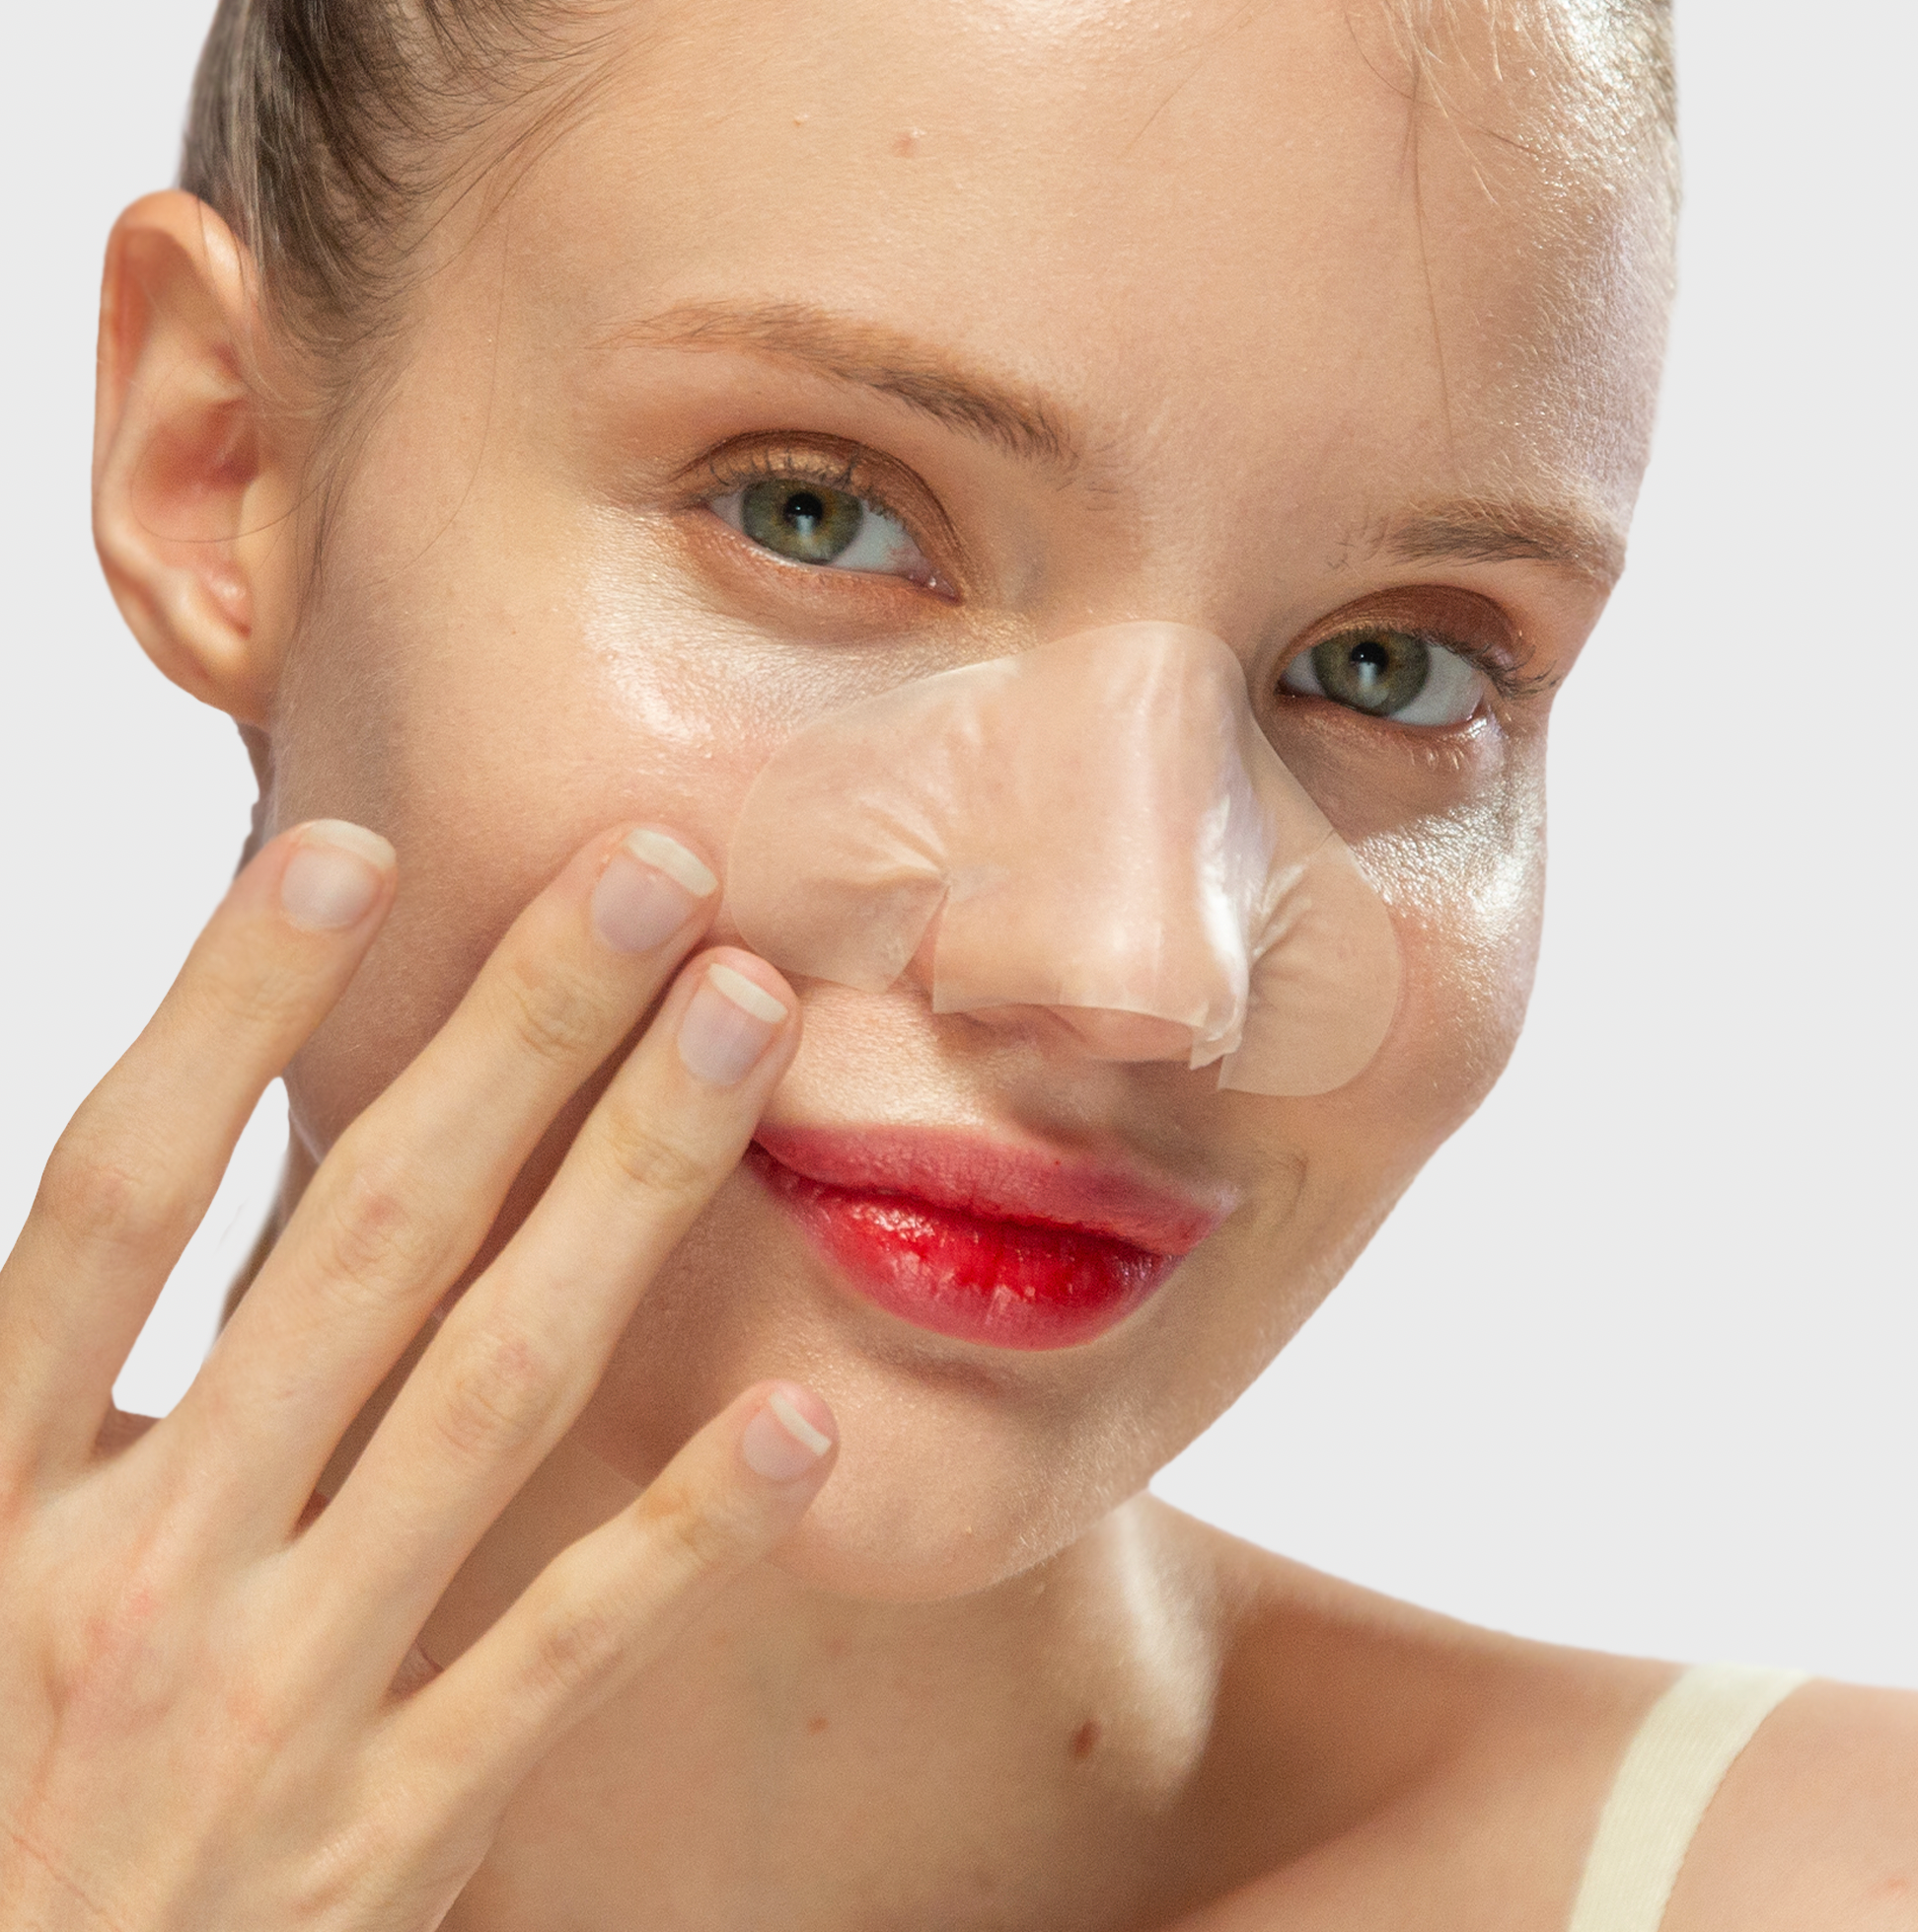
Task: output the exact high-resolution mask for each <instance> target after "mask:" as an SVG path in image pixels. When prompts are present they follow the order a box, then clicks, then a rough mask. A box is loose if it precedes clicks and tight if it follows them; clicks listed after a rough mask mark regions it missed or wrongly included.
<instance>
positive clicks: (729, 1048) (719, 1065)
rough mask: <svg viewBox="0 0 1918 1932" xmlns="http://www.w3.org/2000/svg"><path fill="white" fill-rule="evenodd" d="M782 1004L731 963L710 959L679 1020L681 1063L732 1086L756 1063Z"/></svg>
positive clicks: (708, 1079) (783, 1012) (717, 1082)
mask: <svg viewBox="0 0 1918 1932" xmlns="http://www.w3.org/2000/svg"><path fill="white" fill-rule="evenodd" d="M785 1016H786V1009H785V1008H784V1007H783V1006H782V1005H780V1004H779V1003H778V1002H777V1001H776V1000H775V999H774V997H773V996H772V995H771V994H770V993H768V992H766V991H765V990H764V989H763V988H761V987H757V986H755V985H754V984H753V982H752V981H751V980H749V979H748V978H747V977H746V975H745V974H744V973H736V972H734V971H733V969H732V968H731V967H730V966H721V965H717V964H714V965H711V966H708V967H707V968H706V970H705V978H704V979H703V980H701V982H700V990H699V991H698V992H697V993H695V994H694V996H693V998H692V999H691V1000H690V1001H688V1002H687V1006H686V1013H685V1016H684V1017H683V1018H682V1019H681V1021H680V1029H679V1056H680V1064H681V1065H682V1066H683V1067H684V1068H685V1069H686V1071H687V1072H688V1073H689V1074H691V1075H692V1076H693V1077H694V1078H695V1079H700V1080H704V1081H705V1082H706V1083H707V1084H708V1085H710V1086H731V1085H732V1084H733V1082H734V1081H735V1080H743V1079H744V1078H745V1077H746V1076H747V1075H748V1074H750V1073H751V1072H752V1071H753V1069H754V1068H755V1067H757V1066H758V1065H759V1062H760V1056H761V1055H762V1054H764V1053H765V1051H766V1049H767V1048H768V1047H769V1046H771V1045H772V1044H773V1035H774V1034H775V1032H776V1031H777V1029H778V1026H779V1022H780V1021H781V1020H783V1019H784V1018H785Z"/></svg>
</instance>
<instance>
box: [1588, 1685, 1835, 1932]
mask: <svg viewBox="0 0 1918 1932" xmlns="http://www.w3.org/2000/svg"><path fill="white" fill-rule="evenodd" d="M1807 1674H1808V1673H1807V1672H1804V1671H1767V1670H1753V1669H1751V1668H1750V1667H1748V1666H1746V1665H1742V1664H1699V1665H1695V1666H1693V1668H1692V1669H1691V1670H1689V1671H1687V1672H1685V1673H1684V1674H1683V1675H1682V1676H1680V1677H1678V1678H1677V1679H1676V1680H1675V1681H1674V1682H1673V1683H1672V1685H1671V1686H1670V1688H1669V1689H1667V1690H1666V1691H1665V1693H1664V1695H1663V1696H1662V1697H1660V1699H1659V1701H1658V1702H1657V1703H1656V1704H1654V1705H1653V1706H1652V1708H1651V1710H1650V1711H1648V1712H1647V1713H1646V1716H1645V1722H1644V1723H1643V1724H1641V1725H1640V1726H1639V1728H1638V1733H1637V1735H1636V1736H1635V1737H1634V1738H1633V1740H1632V1742H1631V1744H1630V1745H1629V1746H1627V1747H1626V1751H1625V1755H1624V1757H1623V1758H1622V1759H1621V1760H1620V1762H1619V1766H1618V1775H1617V1776H1616V1777H1615V1778H1614V1779H1613V1780H1612V1788H1611V1792H1610V1795H1609V1796H1608V1797H1607V1798H1606V1800H1605V1809H1604V1811H1603V1812H1602V1813H1601V1814H1600V1815H1599V1819H1598V1829H1597V1832H1596V1833H1595V1834H1594V1836H1593V1838H1592V1840H1591V1849H1590V1851H1589V1852H1587V1853H1586V1868H1585V1879H1584V1881H1583V1883H1582V1884H1581V1885H1580V1887H1579V1897H1578V1902H1577V1903H1576V1904H1575V1905H1574V1906H1573V1907H1572V1922H1571V1924H1570V1926H1569V1927H1568V1932H1659V1927H1660V1924H1661V1923H1662V1922H1663V1919H1664V1913H1665V1905H1666V1903H1667V1901H1668V1900H1669V1899H1670V1897H1671V1889H1672V1887H1673V1886H1674V1885H1676V1884H1677V1882H1678V1868H1679V1867H1680V1866H1681V1865H1682V1864H1683V1863H1684V1862H1685V1853H1686V1852H1687V1851H1688V1850H1689V1849H1690V1847H1691V1841H1692V1837H1693V1834H1694V1833H1695V1832H1696V1831H1697V1829H1698V1825H1699V1821H1700V1820H1701V1819H1703V1818H1704V1816H1705V1809H1706V1807H1707V1806H1708V1805H1710V1804H1711V1802H1712V1799H1713V1798H1714V1797H1715V1796H1716V1795H1717V1792H1718V1788H1719V1786H1720V1785H1721V1784H1722V1783H1723V1782H1724V1780H1725V1774H1726V1772H1728V1771H1729V1770H1730V1769H1731V1768H1732V1764H1733V1760H1734V1758H1736V1756H1737V1755H1738V1753H1739V1752H1740V1751H1741V1750H1743V1749H1744V1747H1745V1746H1746V1745H1748V1744H1749V1743H1750V1742H1751V1739H1752V1735H1753V1733H1754V1732H1756V1731H1757V1729H1758V1727H1759V1726H1760V1725H1761V1724H1762V1723H1764V1721H1765V1719H1766V1718H1767V1717H1769V1716H1770V1715H1771V1713H1772V1711H1773V1710H1775V1709H1776V1708H1777V1706H1778V1705H1779V1704H1780V1703H1781V1702H1782V1701H1783V1700H1784V1699H1785V1698H1786V1697H1787V1696H1789V1695H1790V1694H1791V1693H1792V1692H1793V1691H1794V1690H1796V1689H1797V1688H1798V1687H1799V1685H1800V1684H1802V1683H1803V1682H1804V1681H1805V1680H1806V1677H1807Z"/></svg>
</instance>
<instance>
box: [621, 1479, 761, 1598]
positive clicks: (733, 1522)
mask: <svg viewBox="0 0 1918 1932" xmlns="http://www.w3.org/2000/svg"><path fill="white" fill-rule="evenodd" d="M645 1514H646V1518H647V1524H648V1528H649V1530H650V1532H651V1537H652V1540H653V1541H654V1543H655V1545H656V1546H657V1547H658V1548H659V1550H660V1553H661V1554H662V1556H663V1557H664V1559H665V1561H666V1562H667V1564H668V1565H669V1567H671V1568H673V1569H675V1570H678V1571H680V1572H681V1573H682V1574H684V1575H685V1576H687V1577H688V1578H689V1579H691V1578H693V1577H704V1576H711V1575H714V1574H716V1573H719V1572H723V1571H726V1570H729V1569H732V1568H733V1567H734V1566H735V1565H737V1564H738V1563H739V1562H741V1561H742V1559H743V1558H744V1556H745V1555H746V1554H747V1543H748V1541H749V1538H748V1537H747V1536H746V1535H744V1534H743V1533H742V1532H743V1530H744V1528H745V1525H744V1524H743V1523H741V1522H740V1521H739V1519H738V1516H737V1514H736V1512H734V1511H731V1510H728V1509H725V1508H723V1507H720V1506H718V1505H717V1502H716V1499H715V1498H713V1497H712V1496H710V1495H702V1494H701V1493H700V1492H699V1491H698V1490H697V1489H695V1488H694V1487H693V1486H692V1485H691V1484H687V1483H681V1482H675V1481H673V1480H672V1479H671V1478H669V1477H664V1476H662V1477H661V1478H660V1479H659V1480H658V1481H656V1482H655V1483H654V1484H653V1486H652V1488H651V1489H649V1490H648V1491H647V1492H646V1502H645Z"/></svg>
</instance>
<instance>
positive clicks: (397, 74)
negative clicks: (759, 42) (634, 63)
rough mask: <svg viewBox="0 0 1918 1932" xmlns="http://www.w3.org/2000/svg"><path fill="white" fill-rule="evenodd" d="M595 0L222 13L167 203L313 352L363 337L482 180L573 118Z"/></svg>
mask: <svg viewBox="0 0 1918 1932" xmlns="http://www.w3.org/2000/svg"><path fill="white" fill-rule="evenodd" d="M604 11H605V8H604V4H603V0H601V4H597V5H596V4H594V0H219V8H218V11H217V12H216V13H215V14H214V17H213V25H212V28H211V30H210V31H209V33H208V35H207V38H206V45H205V47H204V48H203V50H202V51H201V54H200V59H199V66H198V69H197V71H196V73H195V75H194V79H193V94H192V104H191V107H190V109H189V110H188V112H187V118H186V134H185V141H184V152H183V155H182V161H181V178H180V179H181V186H183V187H184V188H185V189H186V190H187V191H188V192H189V193H192V194H196V195H198V196H199V197H200V199H201V200H203V201H205V202H206V203H207V204H208V205H209V206H211V207H212V208H213V209H215V210H216V211H217V212H218V213H219V214H220V215H221V217H222V218H223V219H224V220H226V221H227V222H228V223H229V224H230V225H231V227H232V228H233V230H234V232H235V233H236V234H237V235H238V236H239V237H240V239H241V240H242V241H243V242H244V243H245V244H246V245H247V247H248V248H249V250H250V251H251V252H252V254H253V257H254V260H255V262H256V264H257V266H258V272H259V276H260V281H261V286H262V292H263V294H264V297H265V299H266V301H267V303H268V305H269V310H270V312H271V313H272V315H273V317H274V320H275V321H276V322H278V323H279V324H280V325H281V326H282V327H285V328H288V329H289V330H290V331H291V332H292V333H293V334H295V335H296V336H298V337H299V338H301V339H303V340H305V341H306V342H308V343H309V344H310V345H312V346H315V347H321V346H325V347H328V348H334V349H337V348H340V347H344V346H348V345H353V344H358V343H362V342H364V341H365V340H366V339H368V338H369V337H373V336H377V335H378V334H380V333H381V332H382V331H383V330H384V329H385V328H386V327H387V326H388V325H389V324H390V323H391V321H392V318H393V303H394V298H395V297H396V296H397V295H398V294H399V292H400V291H401V289H402V287H403V286H404V278H403V271H404V269H405V266H406V262H407V260H409V258H410V257H411V256H412V254H413V253H414V251H415V249H416V247H417V244H418V243H419V241H420V239H421V237H422V235H423V233H424V230H425V227H426V225H427V224H428V223H429V222H430V221H431V220H432V219H433V216H434V214H435V212H436V211H437V210H438V209H439V208H441V207H442V206H443V204H444V202H445V199H446V197H447V196H448V195H449V194H450V193H457V192H462V191H466V190H469V189H471V188H472V187H473V186H475V185H476V184H477V182H478V179H479V175H480V164H482V163H491V162H494V161H497V160H498V159H499V158H500V157H501V155H502V154H506V153H510V152H512V151H514V150H516V149H520V148H523V147H524V146H526V144H528V143H529V142H530V141H532V140H533V139H534V138H535V137H536V136H537V135H539V134H541V133H543V132H547V131H550V130H551V129H552V128H553V126H554V125H555V124H556V123H559V122H562V121H563V120H565V119H567V118H569V117H570V111H572V110H575V109H576V108H577V107H578V106H579V105H581V104H582V103H583V102H584V100H585V98H586V97H587V96H588V94H589V93H590V92H591V91H592V88H593V86H594V84H595V82H596V79H597V77H598V74H599V71H600V70H601V69H602V68H603V66H604V65H605V63H604V62H599V61H591V60H586V59H581V58H580V56H581V55H584V54H589V53H590V52H591V50H592V48H593V46H594V44H595V42H596V40H597V39H598V38H600V37H601V36H599V35H597V34H596V33H595V32H594V27H595V20H596V16H597V15H599V14H601V13H603V12H604Z"/></svg>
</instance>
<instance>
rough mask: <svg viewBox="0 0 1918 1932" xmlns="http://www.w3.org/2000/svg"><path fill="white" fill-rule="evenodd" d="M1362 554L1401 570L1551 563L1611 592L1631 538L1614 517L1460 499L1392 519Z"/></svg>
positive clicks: (1519, 500) (1496, 499) (1565, 507)
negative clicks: (1403, 566)
mask: <svg viewBox="0 0 1918 1932" xmlns="http://www.w3.org/2000/svg"><path fill="white" fill-rule="evenodd" d="M1364 548H1365V549H1367V550H1369V551H1370V552H1371V554H1372V555H1374V556H1380V555H1382V556H1388V557H1396V558H1397V559H1398V560H1399V561H1400V562H1403V563H1446V562H1449V563H1503V562H1506V561H1509V560H1511V559H1514V558H1517V559H1523V560H1529V561H1532V562H1538V563H1553V564H1556V565H1558V566H1559V567H1560V568H1561V569H1565V570H1570V571H1572V572H1574V573H1575V574H1576V575H1579V576H1582V577H1586V578H1588V579H1590V581H1591V582H1593V583H1595V584H1598V585H1600V586H1601V587H1603V588H1604V589H1607V590H1609V589H1610V588H1611V586H1612V585H1613V584H1615V583H1616V582H1617V581H1618V577H1619V572H1620V571H1621V570H1623V569H1624V567H1625V536H1624V533H1623V532H1622V531H1621V530H1620V529H1619V528H1618V526H1617V525H1616V524H1615V523H1613V522H1612V521H1611V520H1610V519H1609V518H1608V517H1604V516H1601V515H1599V514H1598V513H1597V512H1595V511H1593V510H1590V509H1588V508H1586V506H1584V505H1582V504H1579V503H1563V504H1552V503H1541V502H1535V501H1532V500H1531V499H1529V498H1525V497H1517V496H1462V497H1458V498H1456V499H1454V500H1453V501H1450V502H1445V503H1437V504H1433V505H1431V506H1429V507H1427V508H1424V509H1420V510H1415V511H1412V512H1410V513H1408V514H1405V515H1401V516H1395V517H1391V518H1388V519H1386V520H1385V521H1384V523H1383V525H1382V527H1378V528H1375V531H1374V533H1373V535H1372V537H1371V540H1370V541H1369V543H1367V544H1365V546H1364Z"/></svg>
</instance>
